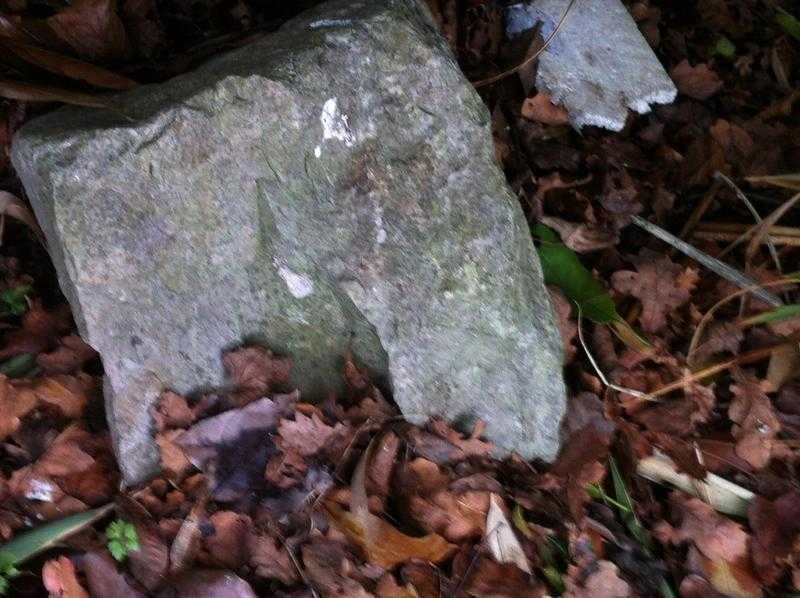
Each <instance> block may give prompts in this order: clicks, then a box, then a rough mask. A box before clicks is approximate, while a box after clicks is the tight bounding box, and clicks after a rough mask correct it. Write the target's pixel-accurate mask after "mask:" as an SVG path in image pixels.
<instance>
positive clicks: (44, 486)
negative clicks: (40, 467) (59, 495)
mask: <svg viewBox="0 0 800 598" xmlns="http://www.w3.org/2000/svg"><path fill="white" fill-rule="evenodd" d="M25 498H27V499H28V500H40V501H42V502H53V485H52V484H51V483H50V482H44V481H42V480H37V479H36V478H34V479H33V480H31V482H30V489H29V490H28V491H27V492H26V493H25Z"/></svg>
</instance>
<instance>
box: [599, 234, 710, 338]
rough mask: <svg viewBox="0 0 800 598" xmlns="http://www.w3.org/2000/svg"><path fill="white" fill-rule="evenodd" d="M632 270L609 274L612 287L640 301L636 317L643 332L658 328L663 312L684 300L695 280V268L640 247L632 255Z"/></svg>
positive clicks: (686, 299) (663, 318)
mask: <svg viewBox="0 0 800 598" xmlns="http://www.w3.org/2000/svg"><path fill="white" fill-rule="evenodd" d="M633 262H634V265H635V266H636V272H632V271H629V270H620V271H617V272H614V274H613V275H612V277H611V281H612V284H613V286H614V288H615V289H616V290H617V291H619V292H620V293H624V294H627V295H632V296H634V297H636V298H638V299H639V300H640V301H641V302H642V313H641V315H640V316H639V321H640V322H641V324H642V328H643V329H644V330H645V331H647V332H658V331H659V330H660V329H661V328H663V327H664V326H665V325H666V323H667V315H668V314H669V313H670V312H671V311H672V310H674V309H677V308H678V307H680V306H682V305H683V304H685V303H686V302H687V301H688V300H689V297H690V295H691V292H692V290H693V289H694V287H695V285H696V284H697V282H698V280H699V276H698V274H697V270H694V269H693V268H689V267H686V268H684V267H683V266H681V265H679V264H676V263H674V262H673V261H672V260H671V259H670V258H669V257H667V256H666V255H662V254H657V253H655V252H651V251H649V250H643V251H642V252H641V254H640V255H639V256H638V257H637V258H634V260H633Z"/></svg>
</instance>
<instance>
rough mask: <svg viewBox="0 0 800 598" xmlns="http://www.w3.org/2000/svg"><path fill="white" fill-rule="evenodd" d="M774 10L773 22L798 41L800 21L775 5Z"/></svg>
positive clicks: (799, 39) (799, 37)
mask: <svg viewBox="0 0 800 598" xmlns="http://www.w3.org/2000/svg"><path fill="white" fill-rule="evenodd" d="M775 11H776V12H775V22H776V23H777V24H778V25H779V26H780V28H781V29H783V30H784V31H785V32H786V33H788V34H789V35H791V36H792V37H793V38H795V39H796V40H797V41H799V42H800V21H798V20H797V18H796V17H795V16H794V15H792V14H790V13H788V12H786V11H785V10H783V9H782V8H778V7H776V8H775Z"/></svg>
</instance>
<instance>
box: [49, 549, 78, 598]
mask: <svg viewBox="0 0 800 598" xmlns="http://www.w3.org/2000/svg"><path fill="white" fill-rule="evenodd" d="M42 583H43V584H44V587H45V589H46V590H47V591H48V592H49V593H50V598H89V594H88V593H87V592H86V590H84V589H83V586H82V585H81V584H80V582H79V581H78V577H77V575H76V573H75V565H73V564H72V561H70V560H69V559H68V558H67V557H65V556H60V557H58V558H57V559H52V560H49V561H47V562H46V563H45V564H44V566H43V567H42Z"/></svg>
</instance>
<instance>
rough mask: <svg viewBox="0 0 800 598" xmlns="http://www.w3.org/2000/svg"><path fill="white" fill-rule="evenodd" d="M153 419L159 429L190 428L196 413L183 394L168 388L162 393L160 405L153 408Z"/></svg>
mask: <svg viewBox="0 0 800 598" xmlns="http://www.w3.org/2000/svg"><path fill="white" fill-rule="evenodd" d="M153 420H154V422H155V425H156V429H157V430H159V431H163V430H166V429H167V428H188V427H189V426H191V425H192V424H193V423H194V421H195V414H194V411H193V410H192V409H191V407H189V403H188V402H187V401H186V399H185V398H184V397H183V396H181V395H179V394H178V393H176V392H172V391H171V390H167V391H165V392H164V393H162V394H161V398H160V399H159V401H158V405H157V406H156V408H155V409H154V410H153Z"/></svg>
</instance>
